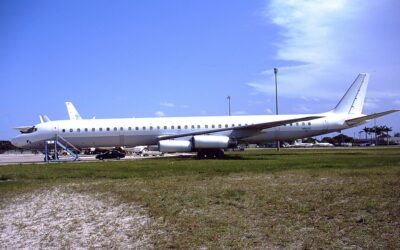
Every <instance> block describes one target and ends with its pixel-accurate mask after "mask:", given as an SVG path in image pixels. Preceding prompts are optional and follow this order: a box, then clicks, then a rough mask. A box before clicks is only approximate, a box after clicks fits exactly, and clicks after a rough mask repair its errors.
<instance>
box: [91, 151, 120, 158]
mask: <svg viewBox="0 0 400 250" xmlns="http://www.w3.org/2000/svg"><path fill="white" fill-rule="evenodd" d="M124 157H125V153H122V152H120V151H118V150H111V151H107V152H105V153H101V154H98V155H96V159H99V160H104V159H117V160H119V159H121V158H124Z"/></svg>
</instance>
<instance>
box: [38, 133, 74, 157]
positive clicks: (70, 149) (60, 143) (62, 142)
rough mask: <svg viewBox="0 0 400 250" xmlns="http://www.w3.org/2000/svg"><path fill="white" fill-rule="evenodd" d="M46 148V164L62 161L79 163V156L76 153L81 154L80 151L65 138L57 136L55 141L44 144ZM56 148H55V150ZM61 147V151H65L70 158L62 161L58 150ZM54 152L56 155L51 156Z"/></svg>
mask: <svg viewBox="0 0 400 250" xmlns="http://www.w3.org/2000/svg"><path fill="white" fill-rule="evenodd" d="M44 147H45V150H44V152H45V157H44V161H45V162H60V161H79V155H78V153H76V152H79V151H80V149H78V148H77V147H75V146H74V145H73V144H72V143H70V142H69V141H67V140H66V139H65V138H64V137H62V136H60V135H56V136H55V138H54V140H48V141H46V142H45V144H44ZM53 147H54V148H53ZM58 147H60V148H61V149H63V150H65V151H66V152H67V153H68V154H69V155H70V157H68V158H63V159H60V157H59V155H58V150H59V148H58ZM52 150H54V154H53V155H51V151H52Z"/></svg>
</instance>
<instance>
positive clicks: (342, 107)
mask: <svg viewBox="0 0 400 250" xmlns="http://www.w3.org/2000/svg"><path fill="white" fill-rule="evenodd" d="M368 80H369V74H367V73H361V74H359V75H358V76H357V78H356V80H354V82H353V84H352V85H351V86H350V88H349V89H348V90H347V92H346V94H345V95H344V96H343V97H342V99H341V100H340V102H339V103H338V104H337V105H336V107H335V109H334V110H333V111H334V112H335V113H345V114H361V113H362V109H363V106H364V99H365V94H366V93H367V87H368Z"/></svg>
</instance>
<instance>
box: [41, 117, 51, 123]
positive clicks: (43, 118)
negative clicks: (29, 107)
mask: <svg viewBox="0 0 400 250" xmlns="http://www.w3.org/2000/svg"><path fill="white" fill-rule="evenodd" d="M39 119H40V123H45V122H50V121H51V120H50V118H49V117H48V116H47V115H39Z"/></svg>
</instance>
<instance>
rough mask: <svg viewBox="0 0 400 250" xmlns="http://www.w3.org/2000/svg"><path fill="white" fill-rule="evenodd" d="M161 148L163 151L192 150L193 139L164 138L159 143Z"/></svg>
mask: <svg viewBox="0 0 400 250" xmlns="http://www.w3.org/2000/svg"><path fill="white" fill-rule="evenodd" d="M158 145H159V150H160V151H161V152H163V153H174V152H190V151H192V142H191V141H180V140H163V141H160V142H159V143H158Z"/></svg>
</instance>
